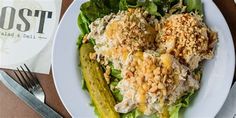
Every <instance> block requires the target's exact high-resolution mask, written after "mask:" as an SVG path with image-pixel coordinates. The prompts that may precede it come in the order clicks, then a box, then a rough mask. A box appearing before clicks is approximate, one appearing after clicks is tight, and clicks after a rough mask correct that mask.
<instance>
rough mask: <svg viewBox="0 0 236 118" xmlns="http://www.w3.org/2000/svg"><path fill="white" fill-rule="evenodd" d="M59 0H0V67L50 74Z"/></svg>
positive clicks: (59, 6)
mask: <svg viewBox="0 0 236 118" xmlns="http://www.w3.org/2000/svg"><path fill="white" fill-rule="evenodd" d="M60 10H61V0H0V68H9V69H16V67H19V65H22V64H24V63H25V64H27V65H28V66H30V68H31V69H32V70H33V71H34V72H38V73H45V74H48V73H49V69H50V64H51V63H50V60H51V46H52V39H53V35H54V32H55V29H56V27H57V25H58V21H59V16H60Z"/></svg>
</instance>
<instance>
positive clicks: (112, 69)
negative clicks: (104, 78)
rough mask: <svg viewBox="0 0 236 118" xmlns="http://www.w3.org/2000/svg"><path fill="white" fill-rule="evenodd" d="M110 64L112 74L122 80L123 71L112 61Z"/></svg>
mask: <svg viewBox="0 0 236 118" xmlns="http://www.w3.org/2000/svg"><path fill="white" fill-rule="evenodd" d="M109 66H110V67H111V76H112V77H115V78H117V79H119V80H122V76H121V71H120V70H117V69H115V68H114V66H113V64H112V63H111V62H110V63H109Z"/></svg>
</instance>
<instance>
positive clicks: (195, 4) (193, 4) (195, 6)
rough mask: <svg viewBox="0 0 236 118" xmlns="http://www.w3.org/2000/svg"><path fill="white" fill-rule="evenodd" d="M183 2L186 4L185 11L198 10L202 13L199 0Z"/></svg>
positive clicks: (201, 5) (185, 0)
mask: <svg viewBox="0 0 236 118" xmlns="http://www.w3.org/2000/svg"><path fill="white" fill-rule="evenodd" d="M184 4H185V5H186V6H187V12H198V13H199V14H201V15H203V4H202V2H201V0H184Z"/></svg>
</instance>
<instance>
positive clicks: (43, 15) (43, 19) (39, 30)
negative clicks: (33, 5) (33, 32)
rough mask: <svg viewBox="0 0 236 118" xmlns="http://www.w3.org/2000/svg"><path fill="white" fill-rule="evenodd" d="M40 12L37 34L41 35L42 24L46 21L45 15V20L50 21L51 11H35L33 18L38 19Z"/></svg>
mask: <svg viewBox="0 0 236 118" xmlns="http://www.w3.org/2000/svg"><path fill="white" fill-rule="evenodd" d="M40 12H41V15H40V21H39V29H38V33H41V34H43V30H44V23H45V20H46V13H48V14H47V18H49V19H51V18H52V12H51V11H41V10H36V11H35V14H34V16H35V17H38V16H39V13H40Z"/></svg>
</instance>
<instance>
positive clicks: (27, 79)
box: [14, 64, 39, 93]
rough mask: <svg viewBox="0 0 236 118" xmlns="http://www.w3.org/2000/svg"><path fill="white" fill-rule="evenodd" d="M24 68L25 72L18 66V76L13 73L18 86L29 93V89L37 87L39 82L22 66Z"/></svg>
mask: <svg viewBox="0 0 236 118" xmlns="http://www.w3.org/2000/svg"><path fill="white" fill-rule="evenodd" d="M24 67H25V68H26V70H27V71H26V70H25V69H24V68H23V67H22V66H20V69H21V70H20V69H19V68H17V71H18V74H17V72H15V71H14V73H15V75H16V77H17V79H18V80H19V82H20V84H21V85H22V86H23V87H24V88H25V89H27V90H28V91H30V92H31V93H32V91H31V89H33V88H35V87H37V86H38V85H39V81H38V79H37V78H36V77H35V76H34V75H33V74H32V72H31V71H30V70H29V68H28V67H27V66H26V65H25V64H24Z"/></svg>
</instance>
